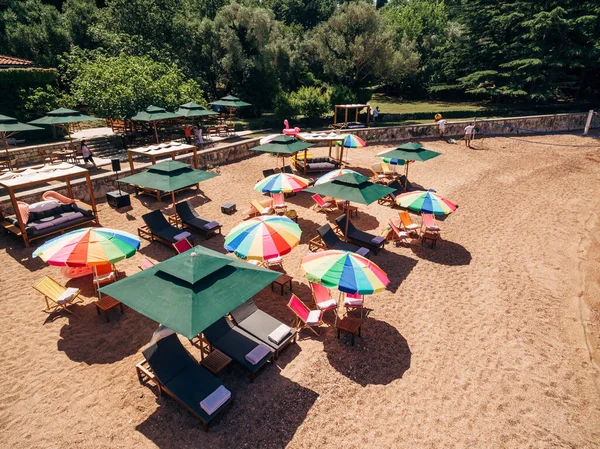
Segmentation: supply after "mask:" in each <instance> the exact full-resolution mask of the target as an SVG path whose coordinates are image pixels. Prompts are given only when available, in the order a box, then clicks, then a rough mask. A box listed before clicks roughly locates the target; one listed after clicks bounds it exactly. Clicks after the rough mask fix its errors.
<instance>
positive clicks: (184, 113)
mask: <svg viewBox="0 0 600 449" xmlns="http://www.w3.org/2000/svg"><path fill="white" fill-rule="evenodd" d="M176 114H179V115H180V116H181V117H205V116H208V115H219V113H218V112H215V111H211V110H209V109H206V108H205V107H204V106H202V105H201V104H198V103H186V104H182V105H181V106H179V109H177V112H176Z"/></svg>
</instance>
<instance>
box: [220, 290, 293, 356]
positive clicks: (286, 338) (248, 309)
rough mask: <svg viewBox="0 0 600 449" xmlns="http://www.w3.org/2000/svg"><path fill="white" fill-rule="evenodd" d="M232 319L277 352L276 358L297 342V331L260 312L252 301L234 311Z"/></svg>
mask: <svg viewBox="0 0 600 449" xmlns="http://www.w3.org/2000/svg"><path fill="white" fill-rule="evenodd" d="M231 317H232V318H233V321H234V322H235V324H236V325H237V326H238V327H239V328H241V329H243V330H245V331H246V332H248V333H249V334H251V335H253V336H254V337H256V338H258V339H259V340H260V341H261V342H263V343H264V344H265V345H267V346H269V347H271V348H272V349H273V350H274V351H275V357H278V356H279V353H280V352H281V350H282V349H283V348H284V347H286V346H287V345H288V344H290V343H293V342H294V341H296V330H295V329H292V328H290V327H289V326H286V325H285V324H283V323H282V322H281V321H279V320H278V319H276V318H274V317H272V316H271V315H269V314H268V313H266V312H263V311H262V310H260V309H259V308H258V307H256V304H255V303H254V301H253V300H251V299H250V300H248V301H246V302H245V303H244V304H242V305H241V306H239V307H238V308H236V309H235V310H233V311H232V312H231ZM281 326H284V327H281ZM285 328H287V332H285V330H286V329H285Z"/></svg>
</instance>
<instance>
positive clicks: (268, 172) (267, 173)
mask: <svg viewBox="0 0 600 449" xmlns="http://www.w3.org/2000/svg"><path fill="white" fill-rule="evenodd" d="M262 174H263V178H268V177H269V176H271V175H274V174H275V170H273V169H272V168H269V169H267V170H263V171H262Z"/></svg>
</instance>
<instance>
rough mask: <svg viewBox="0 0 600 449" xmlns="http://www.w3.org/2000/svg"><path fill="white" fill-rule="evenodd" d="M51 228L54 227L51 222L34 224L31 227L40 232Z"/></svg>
mask: <svg viewBox="0 0 600 449" xmlns="http://www.w3.org/2000/svg"><path fill="white" fill-rule="evenodd" d="M52 226H54V223H53V222H51V221H47V222H45V223H35V224H33V225H31V227H32V228H33V229H35V230H36V231H42V230H44V229H46V228H51V227H52Z"/></svg>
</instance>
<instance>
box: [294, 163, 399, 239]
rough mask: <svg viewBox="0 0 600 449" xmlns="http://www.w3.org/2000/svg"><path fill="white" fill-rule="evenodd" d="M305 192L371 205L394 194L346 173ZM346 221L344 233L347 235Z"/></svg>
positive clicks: (365, 179)
mask: <svg viewBox="0 0 600 449" xmlns="http://www.w3.org/2000/svg"><path fill="white" fill-rule="evenodd" d="M305 192H312V193H318V194H319V195H326V196H330V197H333V198H339V199H342V200H346V201H348V204H350V201H354V202H356V203H361V204H367V205H368V204H371V203H373V202H375V201H377V200H378V199H380V198H383V197H384V196H386V195H389V194H390V193H393V192H394V189H393V188H391V187H386V186H382V185H381V184H375V183H373V182H371V181H370V180H369V178H367V177H366V176H364V175H361V174H360V173H346V174H344V175H341V176H338V177H336V178H333V179H332V180H331V181H329V182H324V183H323V184H318V185H314V186H312V187H309V188H308V189H305ZM348 221H349V217H348V218H347V219H346V232H345V235H347V234H348Z"/></svg>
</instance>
